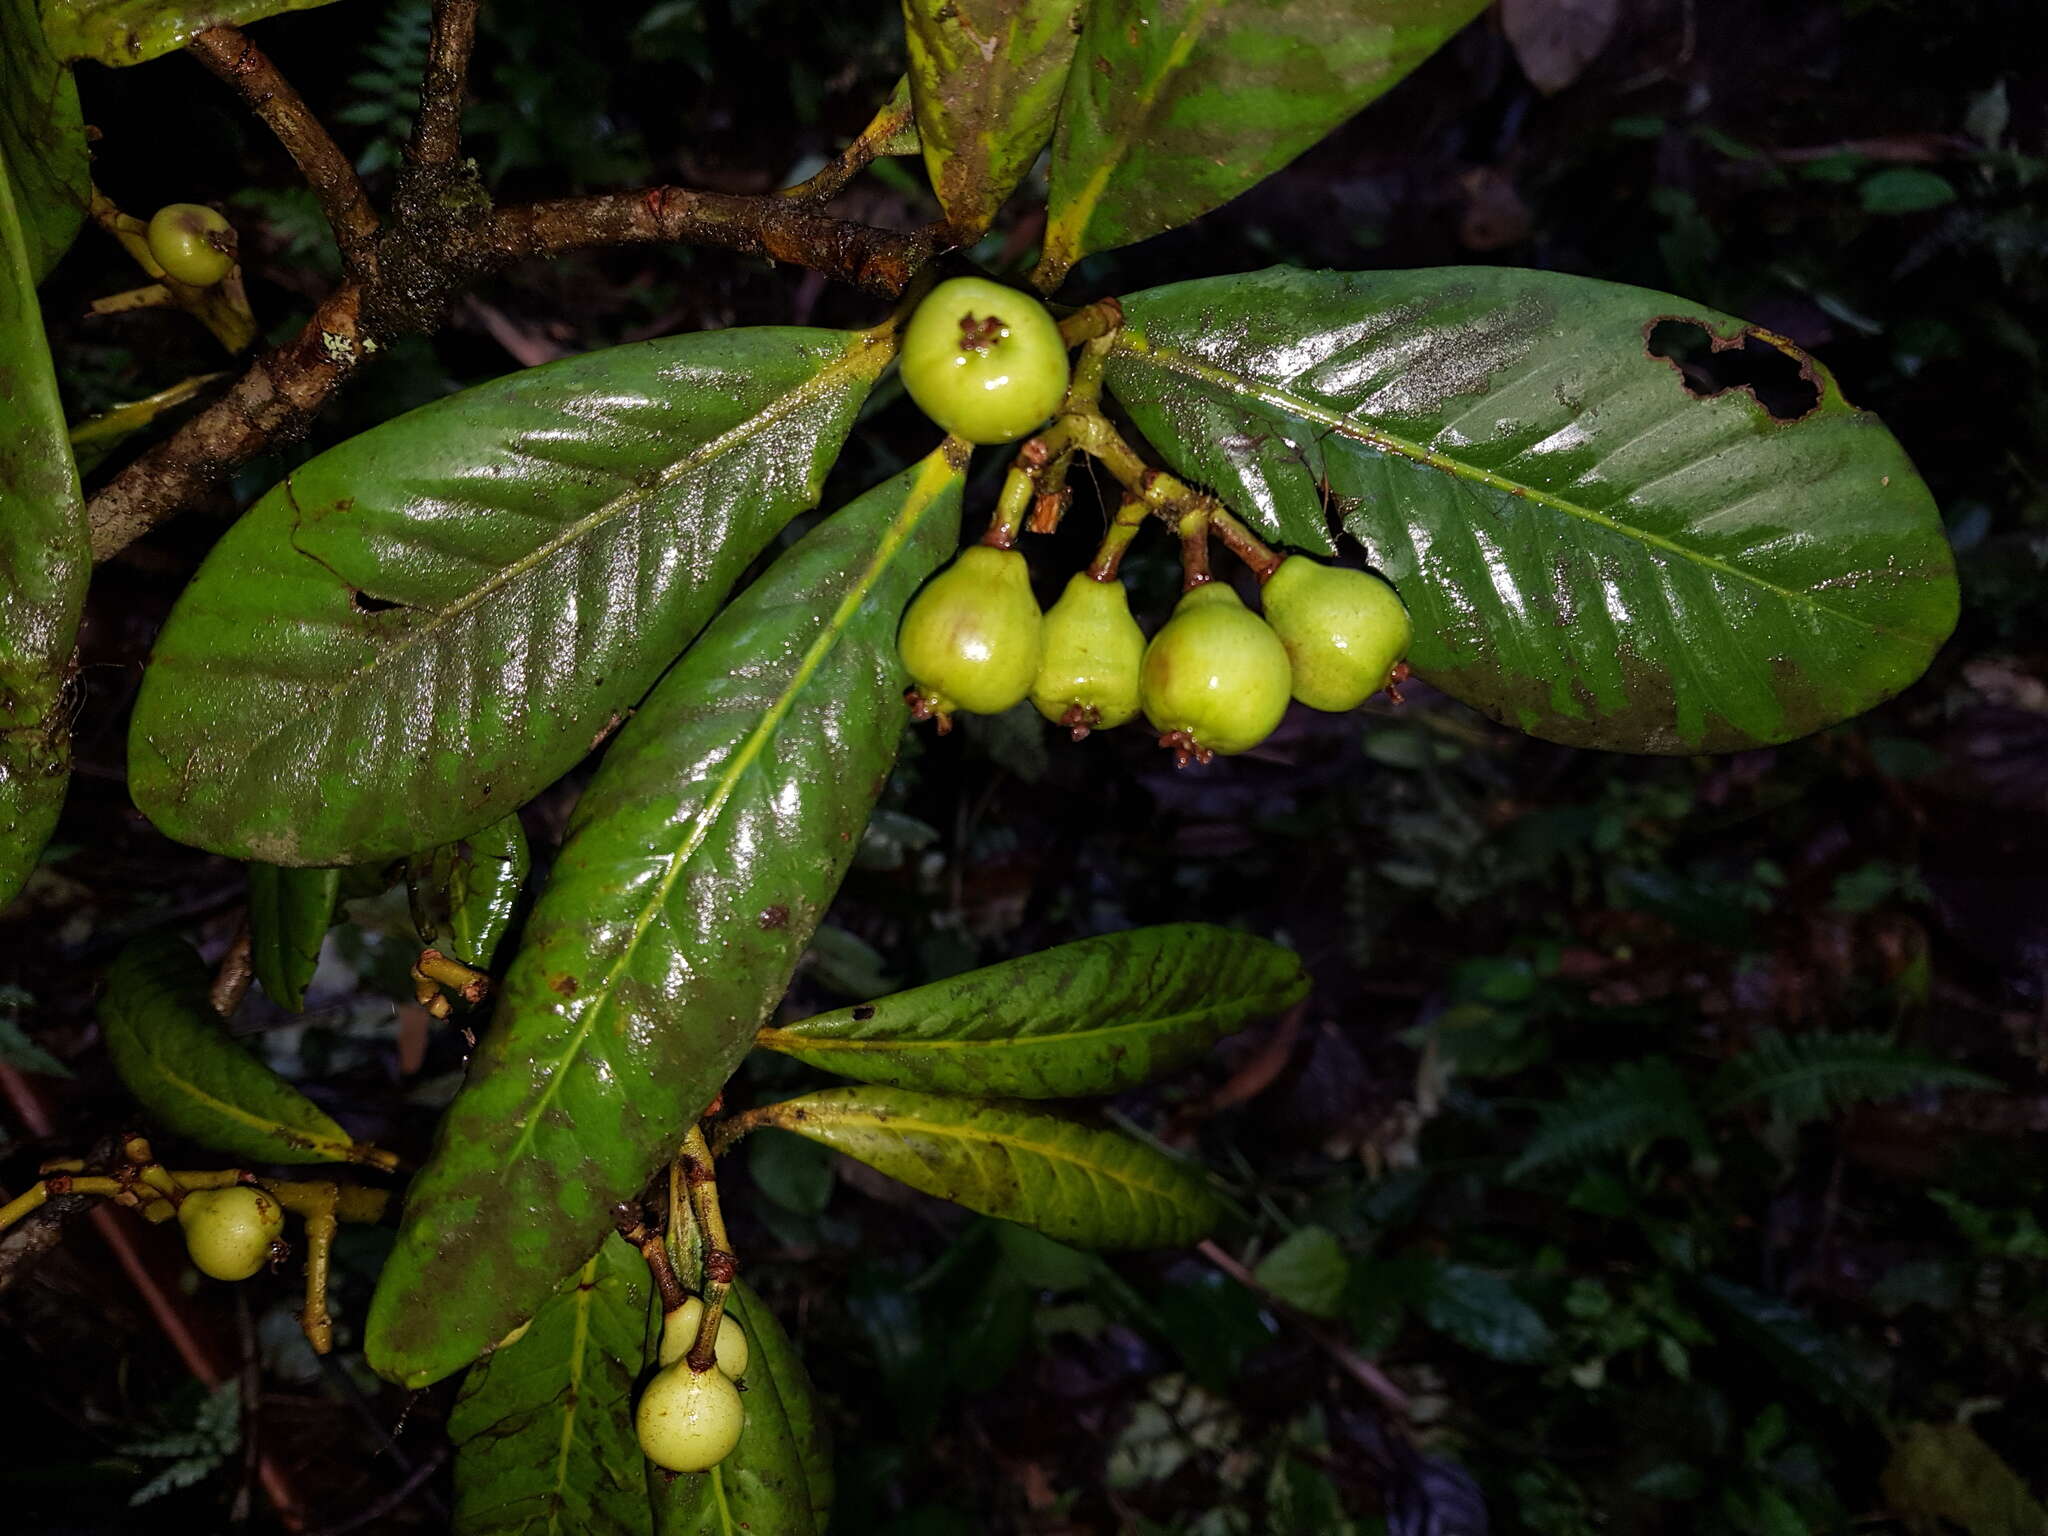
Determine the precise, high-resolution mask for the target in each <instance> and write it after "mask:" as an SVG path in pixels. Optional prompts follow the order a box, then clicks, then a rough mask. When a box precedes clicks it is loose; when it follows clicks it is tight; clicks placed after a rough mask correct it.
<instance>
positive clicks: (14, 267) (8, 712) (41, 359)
mask: <svg viewBox="0 0 2048 1536" xmlns="http://www.w3.org/2000/svg"><path fill="white" fill-rule="evenodd" d="M18 23H20V18H17V17H15V16H14V14H13V11H12V7H11V5H10V6H9V7H8V8H7V9H0V126H4V124H5V123H6V121H7V120H8V115H9V114H10V113H11V112H12V111H13V110H14V106H15V99H16V98H15V96H14V91H15V89H16V81H15V79H14V77H13V74H12V66H11V61H12V59H13V53H12V51H11V50H12V49H13V47H14V43H13V41H12V34H13V31H14V28H15V26H16V25H17V24H18ZM25 24H26V25H27V26H29V27H30V28H33V27H34V10H33V8H31V9H30V11H29V13H28V20H27V21H26V23H25ZM13 153H14V151H13V149H12V148H11V147H10V146H9V145H8V144H7V143H6V142H5V141H4V138H0V907H4V906H6V905H7V904H8V903H9V902H10V901H12V900H13V899H14V893H15V892H16V891H18V890H20V889H21V885H22V882H23V881H24V880H26V879H27V878H28V874H29V871H30V870H32V869H34V868H35V866H36V857H37V855H38V854H40V853H41V852H42V851H43V844H45V843H47V842H48V841H49V840H50V830H51V828H53V827H54V826H56V824H57V812H58V811H59V810H60V809H62V807H63V804H64V785H65V782H66V781H67V780H68V779H69V778H70V776H71V729H70V722H69V721H68V720H67V719H66V718H65V713H64V681H65V676H66V672H67V670H68V668H69V667H70V664H71V646H72V641H73V640H74V639H75V637H76V636H77V633H78V613H79V609H80V607H81V605H82V604H83V603H84V601H85V583H86V579H87V577H88V576H89V575H90V573H91V558H90V555H89V554H88V552H87V548H86V531H85V502H84V500H83V499H82V498H81V497H80V495H79V492H78V471H77V469H76V467H75V466H74V465H73V463H72V460H71V445H70V444H69V443H68V442H67V441H66V440H65V435H64V412H63V409H62V407H61V406H60V405H59V403H58V400H57V377H56V374H55V373H54V372H53V371H52V369H51V366H50V349H49V344H48V343H47V342H46V341H45V340H44V337H43V317H42V312H41V311H40V310H39V309H38V308H37V307H36V291H35V284H34V282H33V280H32V278H31V276H30V260H31V257H30V248H29V247H28V246H27V245H25V244H24V237H25V234H26V231H25V230H24V229H23V227H22V224H21V222H20V221H19V218H18V211H19V204H18V203H17V201H16V198H15V194H14V192H13V182H12V181H11V180H10V175H9V171H10V166H11V164H12V163H13V161H12V156H13Z"/></svg>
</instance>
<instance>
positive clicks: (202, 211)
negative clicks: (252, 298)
mask: <svg viewBox="0 0 2048 1536" xmlns="http://www.w3.org/2000/svg"><path fill="white" fill-rule="evenodd" d="M148 240H149V254H150V255H152V256H154V257H155V258H156V263H157V265H158V266H160V267H162V268H163V269H164V271H166V272H168V273H169V274H170V275H171V276H172V277H175V278H176V279H177V280H178V281H179V282H181V283H189V284H190V285H191V286H192V287H194V288H211V287H212V286H213V285H214V284H215V283H217V282H219V281H220V280H221V279H222V278H224V277H226V276H227V275H228V273H230V272H232V271H233V270H234V268H235V229H234V226H233V225H232V224H230V223H228V221H227V220H226V219H224V218H222V217H221V215H220V214H219V213H218V212H216V211H215V210H214V209H211V208H208V207H205V206H204V205H203V204H200V203H167V204H165V205H164V206H163V207H161V208H159V209H157V211H156V216H155V217H154V218H152V219H151V220H150V221H149V235H148Z"/></svg>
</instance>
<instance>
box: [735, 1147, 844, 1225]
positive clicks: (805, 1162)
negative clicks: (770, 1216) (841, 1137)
mask: <svg viewBox="0 0 2048 1536" xmlns="http://www.w3.org/2000/svg"><path fill="white" fill-rule="evenodd" d="M747 1172H749V1173H751V1174H752V1175H753V1176H754V1183H755V1184H756V1185H758V1186H759V1187H760V1190H761V1193H762V1194H764V1195H766V1196H767V1197H768V1198H769V1199H770V1200H773V1201H774V1202H775V1203H776V1204H777V1205H779V1206H781V1207H782V1208H783V1209H784V1210H786V1211H795V1212H796V1213H797V1214H798V1215H799V1216H821V1215H823V1214H824V1212H825V1207H826V1206H827V1205H829V1204H831V1201H832V1184H833V1174H832V1154H831V1153H830V1152H827V1151H826V1150H825V1149H824V1148H823V1147H821V1146H819V1145H818V1144H817V1143H816V1142H814V1141H805V1140H804V1139H803V1138H802V1137H801V1136H791V1135H789V1134H788V1133H787V1132H784V1131H762V1132H760V1133H758V1134H757V1135H754V1136H751V1137H749V1138H748V1139H747Z"/></svg>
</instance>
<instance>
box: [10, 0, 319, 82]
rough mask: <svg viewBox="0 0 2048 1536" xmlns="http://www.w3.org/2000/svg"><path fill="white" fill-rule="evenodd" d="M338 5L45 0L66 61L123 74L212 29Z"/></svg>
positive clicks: (278, 0) (49, 29)
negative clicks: (89, 63)
mask: <svg viewBox="0 0 2048 1536" xmlns="http://www.w3.org/2000/svg"><path fill="white" fill-rule="evenodd" d="M333 3H334V0H44V4H43V30H44V32H45V33H47V34H48V36H49V39H50V46H51V47H53V48H55V49H56V50H57V52H58V53H59V54H60V55H62V56H63V57H64V58H66V59H91V60H92V61H93V62H94V63H96V64H106V65H110V66H113V67H115V68H118V67H119V66H121V65H123V64H146V63H148V62H149V61H150V60H151V59H155V58H161V57H162V56H163V55H164V54H167V53H174V52H176V51H177V50H178V49H180V48H182V47H184V46H185V45H186V44H187V43H189V42H190V41H192V39H193V38H194V37H195V36H197V35H198V34H199V33H201V32H204V31H205V30H206V29H207V28H208V27H221V26H229V27H246V26H248V25H249V24H250V23H251V22H257V21H262V20H263V19H264V18H266V17H269V16H280V15H283V14H284V13H285V12H287V11H309V10H311V9H312V8H313V7H314V6H316V5H332V4H333Z"/></svg>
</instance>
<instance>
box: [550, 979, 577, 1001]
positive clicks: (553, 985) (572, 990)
mask: <svg viewBox="0 0 2048 1536" xmlns="http://www.w3.org/2000/svg"><path fill="white" fill-rule="evenodd" d="M580 986H582V983H581V982H579V981H578V980H577V979H576V978H575V977H574V976H557V977H556V978H555V979H554V980H553V981H551V982H549V983H548V989H549V990H550V991H552V992H558V993H560V994H561V995H562V996H563V997H574V996H575V995H576V989H577V988H578V987H580Z"/></svg>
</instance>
